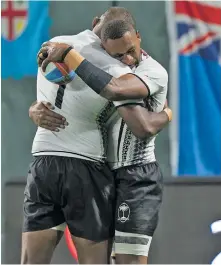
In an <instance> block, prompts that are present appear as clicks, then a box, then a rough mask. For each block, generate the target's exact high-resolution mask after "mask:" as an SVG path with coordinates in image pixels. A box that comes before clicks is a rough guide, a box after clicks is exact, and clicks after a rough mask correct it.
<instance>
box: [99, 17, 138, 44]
mask: <svg viewBox="0 0 221 265" xmlns="http://www.w3.org/2000/svg"><path fill="white" fill-rule="evenodd" d="M132 31H133V32H135V29H134V27H133V26H132V25H131V24H130V23H128V22H127V21H125V20H111V21H109V22H107V23H106V24H104V26H103V28H102V30H101V40H102V42H106V41H107V40H108V39H111V40H115V39H120V38H122V37H123V35H124V34H125V33H126V32H132Z"/></svg>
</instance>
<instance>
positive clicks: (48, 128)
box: [39, 124, 60, 132]
mask: <svg viewBox="0 0 221 265" xmlns="http://www.w3.org/2000/svg"><path fill="white" fill-rule="evenodd" d="M39 127H41V128H44V129H46V130H49V131H52V132H59V131H60V130H59V128H58V127H53V126H48V125H47V124H41V125H39Z"/></svg>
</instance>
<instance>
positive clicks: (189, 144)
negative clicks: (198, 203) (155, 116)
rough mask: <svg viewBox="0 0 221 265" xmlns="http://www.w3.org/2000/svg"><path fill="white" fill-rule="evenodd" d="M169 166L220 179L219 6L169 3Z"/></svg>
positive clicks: (215, 3)
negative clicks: (171, 111) (171, 119)
mask: <svg viewBox="0 0 221 265" xmlns="http://www.w3.org/2000/svg"><path fill="white" fill-rule="evenodd" d="M166 12H167V18H168V34H169V42H170V62H171V64H170V76H169V77H170V87H169V89H170V102H169V103H170V105H172V109H173V114H174V119H173V122H172V124H171V127H170V129H171V131H170V143H171V166H172V171H173V174H174V175H183V176H188V175H192V176H193V175H194V176H211V175H213V176H221V162H220V161H221V151H220V146H221V140H220V135H221V130H220V127H221V1H170V2H167V10H166Z"/></svg>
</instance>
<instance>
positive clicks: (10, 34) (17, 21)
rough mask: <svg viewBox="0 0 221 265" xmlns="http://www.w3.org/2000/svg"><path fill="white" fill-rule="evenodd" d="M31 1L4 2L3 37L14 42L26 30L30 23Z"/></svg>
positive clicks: (2, 9) (2, 8) (2, 12)
mask: <svg viewBox="0 0 221 265" xmlns="http://www.w3.org/2000/svg"><path fill="white" fill-rule="evenodd" d="M28 2H29V1H19V0H18V1H2V2H1V5H2V7H1V15H2V16H1V22H2V37H3V38H4V39H6V40H9V41H13V40H15V39H17V38H18V37H19V36H20V35H21V34H22V33H23V31H24V30H25V28H26V26H27V22H28V4H29V3H28Z"/></svg>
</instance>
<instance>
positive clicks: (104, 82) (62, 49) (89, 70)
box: [38, 42, 149, 101]
mask: <svg viewBox="0 0 221 265" xmlns="http://www.w3.org/2000/svg"><path fill="white" fill-rule="evenodd" d="M45 54H47V55H48V56H47V58H46V59H44V58H45V57H44V56H43V55H45ZM62 61H64V62H65V63H66V64H67V65H68V67H69V68H70V69H73V70H74V71H75V72H76V74H77V75H78V76H79V77H80V78H81V79H82V80H83V81H84V82H85V83H86V84H87V85H88V86H89V87H91V88H92V89H93V90H94V91H95V92H96V93H98V94H99V95H101V96H102V97H105V98H106V99H108V100H111V101H117V100H124V99H141V98H145V97H147V96H148V94H149V90H148V87H147V85H146V84H144V82H142V81H141V80H140V79H139V78H138V77H137V76H135V75H133V74H126V75H123V76H121V77H119V78H115V77H113V76H112V75H110V74H108V73H106V72H105V71H103V70H101V69H99V68H98V67H96V66H95V65H93V64H92V63H90V62H89V61H87V60H86V59H85V58H84V57H83V56H81V55H80V54H79V53H78V52H77V51H76V50H75V49H74V48H72V47H70V46H69V45H68V44H65V43H55V42H46V43H44V44H43V45H42V48H41V50H40V51H39V53H38V63H39V66H42V70H43V71H45V69H46V67H47V65H48V64H49V63H50V62H62Z"/></svg>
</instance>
